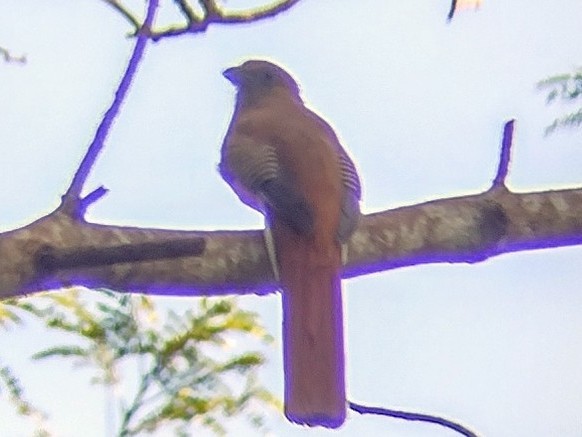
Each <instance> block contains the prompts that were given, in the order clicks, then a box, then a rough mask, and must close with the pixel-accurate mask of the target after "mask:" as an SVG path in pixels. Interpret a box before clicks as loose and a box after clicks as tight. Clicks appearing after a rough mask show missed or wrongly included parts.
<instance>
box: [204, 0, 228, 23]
mask: <svg viewBox="0 0 582 437" xmlns="http://www.w3.org/2000/svg"><path fill="white" fill-rule="evenodd" d="M198 1H199V2H200V6H202V9H204V12H205V14H204V17H205V19H207V20H208V21H213V20H214V19H217V18H221V17H222V16H223V15H224V14H223V12H222V10H221V9H220V7H219V6H218V5H217V4H216V2H215V1H214V0H198Z"/></svg>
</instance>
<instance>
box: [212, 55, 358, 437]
mask: <svg viewBox="0 0 582 437" xmlns="http://www.w3.org/2000/svg"><path fill="white" fill-rule="evenodd" d="M223 75H224V77H226V79H228V80H229V81H230V82H231V83H232V84H233V85H234V87H235V88H236V91H237V93H236V99H235V107H234V112H233V115H232V119H231V121H230V124H229V126H228V129H227V132H226V135H225V137H224V141H223V144H222V148H221V157H220V163H219V165H218V167H219V172H220V174H221V176H222V177H223V179H224V180H225V181H226V182H227V184H229V185H230V186H231V188H232V189H233V191H234V192H235V193H236V195H237V196H238V197H239V198H240V200H241V201H242V202H243V203H245V204H247V205H249V206H250V207H252V208H254V209H256V210H258V211H260V212H261V213H263V214H264V215H265V222H266V227H267V228H268V230H269V234H268V235H270V236H271V238H272V242H273V244H274V251H273V252H274V257H275V259H274V260H272V263H273V267H274V268H273V270H274V272H275V275H276V277H277V279H278V281H279V285H280V288H281V295H282V301H283V361H284V378H285V384H284V385H285V390H284V413H285V416H286V417H287V418H288V419H289V420H290V421H291V422H294V423H297V424H301V425H307V426H322V427H327V428H337V427H339V426H341V425H342V424H343V423H344V421H345V418H346V393H345V392H346V388H345V364H344V341H343V309H342V299H341V276H340V275H341V270H342V259H343V256H342V254H343V252H342V245H344V244H345V243H346V241H347V240H348V239H349V237H350V236H351V235H352V233H353V232H354V230H355V229H356V226H357V223H358V219H359V216H360V198H361V183H360V179H359V176H358V173H357V171H356V167H355V165H354V162H353V160H352V159H351V158H350V156H349V155H348V153H347V152H346V150H345V149H344V148H343V147H342V145H341V144H340V141H339V140H338V137H337V135H336V134H335V132H334V130H333V129H332V127H331V126H330V124H329V123H327V122H326V121H325V120H324V119H323V118H322V117H320V116H319V115H317V114H316V113H315V112H314V111H312V110H311V109H309V108H308V107H307V106H306V105H305V103H304V101H303V99H302V97H301V93H300V88H299V85H298V83H297V81H296V80H295V79H294V78H293V76H292V75H291V74H290V73H289V72H288V71H287V70H286V69H284V68H283V67H281V66H280V65H277V64H276V63H274V62H271V61H268V60H262V59H250V60H247V61H245V62H243V63H242V64H240V65H237V66H234V67H231V68H228V69H226V70H224V72H223Z"/></svg>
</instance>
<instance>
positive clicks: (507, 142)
mask: <svg viewBox="0 0 582 437" xmlns="http://www.w3.org/2000/svg"><path fill="white" fill-rule="evenodd" d="M514 124H515V120H509V121H508V122H507V123H505V126H504V127H503V140H502V142H501V154H500V155H499V166H498V167H497V175H496V176H495V179H494V180H493V186H492V187H491V188H502V187H505V179H506V178H507V173H508V171H509V161H510V160H511V146H512V145H513V125H514Z"/></svg>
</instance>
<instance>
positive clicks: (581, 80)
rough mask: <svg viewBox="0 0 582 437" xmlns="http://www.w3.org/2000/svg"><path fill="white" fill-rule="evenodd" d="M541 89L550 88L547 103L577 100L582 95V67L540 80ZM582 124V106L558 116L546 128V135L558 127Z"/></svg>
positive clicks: (539, 86)
mask: <svg viewBox="0 0 582 437" xmlns="http://www.w3.org/2000/svg"><path fill="white" fill-rule="evenodd" d="M537 85H538V88H539V89H549V92H548V95H547V97H546V102H547V103H553V102H555V101H557V100H562V101H564V102H574V101H577V100H578V99H579V98H580V97H581V96H582V68H578V69H576V70H575V71H574V72H572V73H566V74H560V75H557V76H552V77H549V78H547V79H544V80H542V81H540V82H538V84H537ZM580 124H582V108H578V109H577V110H576V111H574V112H571V113H569V114H566V115H565V116H563V117H560V118H557V119H555V120H554V122H553V123H552V124H551V125H549V126H548V127H547V128H546V135H547V134H550V133H552V132H554V131H555V130H556V129H557V128H564V127H576V126H579V125H580Z"/></svg>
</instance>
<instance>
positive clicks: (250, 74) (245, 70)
mask: <svg viewBox="0 0 582 437" xmlns="http://www.w3.org/2000/svg"><path fill="white" fill-rule="evenodd" d="M222 74H223V75H224V77H226V78H227V79H228V80H229V81H230V82H232V84H233V85H234V86H236V88H237V89H238V91H239V92H240V93H242V94H243V95H246V96H248V97H259V96H261V95H267V94H269V93H271V92H273V90H276V89H278V90H284V91H287V92H290V93H291V94H292V95H294V96H297V97H299V86H298V85H297V82H295V80H294V79H293V77H291V75H290V74H289V73H287V72H286V71H285V70H284V69H283V68H281V67H279V66H278V65H275V64H273V63H271V62H268V61H261V60H250V61H246V62H244V63H243V64H241V65H239V66H236V67H231V68H228V69H226V70H224V72H223V73H222Z"/></svg>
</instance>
